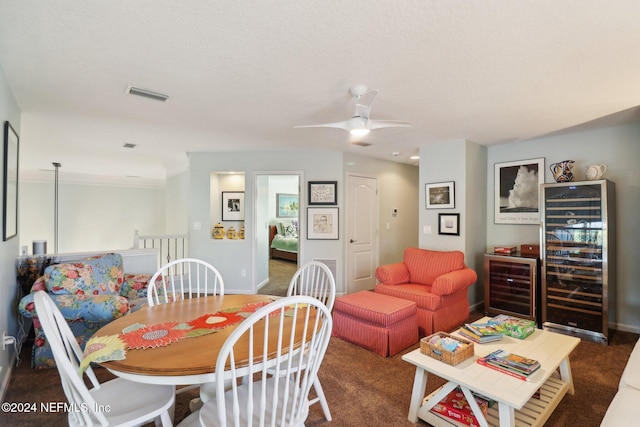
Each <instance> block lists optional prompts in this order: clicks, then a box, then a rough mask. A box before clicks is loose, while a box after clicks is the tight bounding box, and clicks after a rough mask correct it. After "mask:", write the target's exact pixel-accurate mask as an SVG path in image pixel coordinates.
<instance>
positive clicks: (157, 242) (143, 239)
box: [134, 230, 189, 266]
mask: <svg viewBox="0 0 640 427" xmlns="http://www.w3.org/2000/svg"><path fill="white" fill-rule="evenodd" d="M165 242H166V246H165ZM134 244H135V245H136V246H135V247H136V248H139V247H140V245H141V244H142V247H143V248H153V249H155V248H158V249H159V254H160V264H161V266H162V265H164V264H163V263H164V262H165V261H166V263H167V264H168V263H169V262H171V261H174V260H176V259H181V258H188V257H189V254H188V252H189V235H188V234H162V235H149V236H140V235H139V234H138V230H135V233H134Z"/></svg>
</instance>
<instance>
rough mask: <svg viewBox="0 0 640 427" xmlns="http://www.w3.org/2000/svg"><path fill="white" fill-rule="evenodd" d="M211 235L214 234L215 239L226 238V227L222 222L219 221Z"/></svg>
mask: <svg viewBox="0 0 640 427" xmlns="http://www.w3.org/2000/svg"><path fill="white" fill-rule="evenodd" d="M211 236H213V238H214V239H224V227H223V226H222V224H220V223H217V224H216V225H215V226H214V227H213V230H211Z"/></svg>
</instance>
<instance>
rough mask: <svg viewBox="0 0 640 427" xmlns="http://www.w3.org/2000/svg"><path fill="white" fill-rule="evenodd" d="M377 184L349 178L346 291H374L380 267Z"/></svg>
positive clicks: (364, 177) (349, 176) (361, 178)
mask: <svg viewBox="0 0 640 427" xmlns="http://www.w3.org/2000/svg"><path fill="white" fill-rule="evenodd" d="M378 204H379V203H378V180H377V179H376V178H372V177H367V176H361V175H347V194H346V206H347V212H346V216H347V218H346V221H347V228H346V231H347V232H346V240H347V242H346V244H347V250H346V253H347V265H346V275H347V280H346V282H347V283H346V290H347V293H349V294H352V293H354V292H358V291H361V290H366V289H373V288H374V286H375V284H376V277H375V272H376V267H377V265H378Z"/></svg>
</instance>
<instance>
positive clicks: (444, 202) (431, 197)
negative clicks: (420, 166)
mask: <svg viewBox="0 0 640 427" xmlns="http://www.w3.org/2000/svg"><path fill="white" fill-rule="evenodd" d="M425 200H426V205H427V206H426V208H427V209H448V208H455V207H456V196H455V182H454V181H449V182H436V183H433V184H425Z"/></svg>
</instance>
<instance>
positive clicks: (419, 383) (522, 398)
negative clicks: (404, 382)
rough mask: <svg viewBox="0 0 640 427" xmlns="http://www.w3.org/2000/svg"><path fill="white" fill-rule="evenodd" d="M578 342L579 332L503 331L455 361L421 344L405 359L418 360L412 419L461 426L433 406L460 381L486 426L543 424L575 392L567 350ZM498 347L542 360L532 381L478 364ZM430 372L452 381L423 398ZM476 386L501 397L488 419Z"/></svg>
mask: <svg viewBox="0 0 640 427" xmlns="http://www.w3.org/2000/svg"><path fill="white" fill-rule="evenodd" d="M488 319H489V318H488V317H487V318H484V319H481V320H479V322H486V321H487V320H488ZM454 335H458V333H457V332H455V333H454ZM458 336H460V335H458ZM579 342H580V339H579V338H577V337H571V336H568V335H563V334H558V333H555V332H551V331H544V330H541V329H537V330H536V331H535V332H534V333H533V334H532V335H530V336H529V337H527V338H526V339H524V340H519V339H515V338H511V337H507V336H504V337H503V338H502V339H501V340H499V341H494V342H490V343H486V344H474V356H473V357H471V358H469V359H467V360H465V361H463V362H461V363H459V364H458V365H456V366H451V365H448V364H446V363H444V362H441V361H439V360H436V359H434V358H432V357H430V356H427V355H425V354H422V353H421V352H420V349H416V350H414V351H412V352H409V353H407V354H405V355H403V356H402V359H403V360H404V361H406V362H409V363H411V364H413V365H415V366H416V373H415V378H414V382H413V391H412V394H411V403H410V406H409V417H408V418H409V420H410V421H411V422H414V423H415V422H417V421H418V418H420V419H422V420H424V421H426V422H428V423H429V424H432V425H434V426H451V425H457V424H456V422H455V421H454V420H451V419H448V418H444V417H440V416H438V415H436V414H434V413H432V412H431V411H430V410H431V408H433V406H434V405H435V404H436V403H438V402H439V401H440V400H442V399H443V398H444V397H445V396H446V395H447V394H448V393H449V392H450V391H451V390H453V389H454V388H455V387H456V386H460V388H461V389H462V391H463V393H464V394H465V397H466V398H467V401H468V402H469V405H470V406H471V408H472V410H473V413H474V415H475V416H476V418H477V420H478V423H479V424H480V426H482V427H488V426H490V425H492V426H500V427H507V426H518V427H519V426H542V425H543V424H544V422H545V421H546V420H547V419H548V418H549V415H551V412H553V410H554V409H555V408H556V406H557V405H558V403H559V402H560V401H561V400H562V398H563V397H564V395H565V394H566V393H569V394H573V393H574V388H573V378H572V376H571V366H570V364H569V355H570V354H571V352H572V351H573V350H574V349H575V348H576V346H577V345H578V343H579ZM498 349H503V350H506V351H509V352H511V353H515V354H519V355H521V356H525V357H529V358H532V359H536V360H538V361H539V362H540V369H538V370H537V371H536V372H534V373H533V374H532V375H531V377H530V378H529V380H528V381H523V380H520V379H518V378H513V377H511V376H509V375H507V374H504V373H501V372H497V371H495V370H493V369H490V368H488V367H485V366H482V365H480V364H478V363H476V360H477V359H478V358H479V357H483V356H486V355H487V354H489V353H491V352H493V351H496V350H498ZM429 373H431V374H434V375H437V376H439V377H441V378H444V379H445V380H447V381H448V382H447V383H446V384H445V385H444V386H442V387H441V388H439V389H438V390H436V391H434V392H433V393H431V394H430V395H429V396H427V397H425V391H426V387H427V378H428V374H429ZM538 389H540V391H541V393H540V398H534V397H533V395H534V394H535V393H536V391H537V390H538ZM472 391H473V392H477V393H480V394H482V395H484V396H486V397H488V398H490V399H492V400H495V401H496V402H497V404H496V405H494V407H493V408H490V409H489V414H488V416H487V418H488V420H487V418H485V417H484V415H482V413H481V412H480V408H479V407H478V405H477V404H476V402H475V400H474V399H473V397H472V395H471V392H472ZM496 406H497V408H496ZM460 425H463V424H460Z"/></svg>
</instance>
